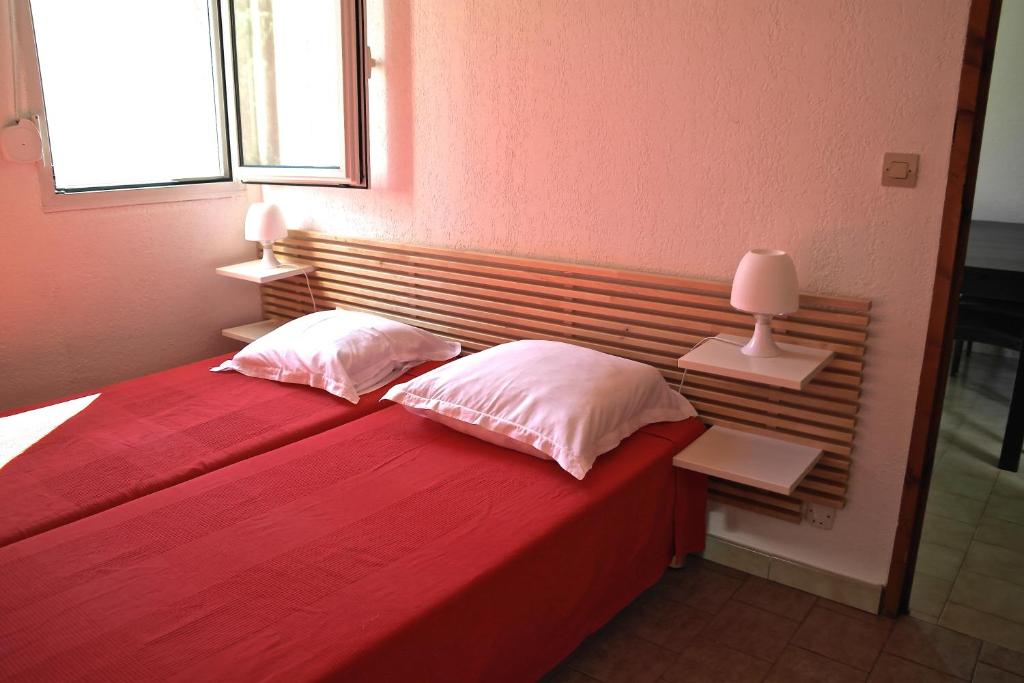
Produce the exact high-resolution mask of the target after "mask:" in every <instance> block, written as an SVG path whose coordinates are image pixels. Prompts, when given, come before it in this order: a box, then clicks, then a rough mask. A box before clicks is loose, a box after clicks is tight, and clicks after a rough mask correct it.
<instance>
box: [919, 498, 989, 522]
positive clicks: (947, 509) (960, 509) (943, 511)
mask: <svg viewBox="0 0 1024 683" xmlns="http://www.w3.org/2000/svg"><path fill="white" fill-rule="evenodd" d="M984 509H985V503H984V502H983V501H980V500H974V499H973V498H967V497H965V496H958V495H956V494H954V493H946V492H945V491H929V492H928V510H927V512H928V514H929V515H938V516H940V517H949V518H950V519H955V520H958V521H960V522H966V523H967V524H977V523H978V520H979V519H981V513H982V511H983V510H984Z"/></svg>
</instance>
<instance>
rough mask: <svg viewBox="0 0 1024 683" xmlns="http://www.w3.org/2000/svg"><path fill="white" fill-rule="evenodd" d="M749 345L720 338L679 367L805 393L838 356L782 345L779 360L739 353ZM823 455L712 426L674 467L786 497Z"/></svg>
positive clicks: (689, 355)
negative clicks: (808, 386)
mask: <svg viewBox="0 0 1024 683" xmlns="http://www.w3.org/2000/svg"><path fill="white" fill-rule="evenodd" d="M746 341H747V340H746V339H744V338H743V337H735V336H732V335H718V337H715V338H713V339H710V340H708V341H707V342H705V343H703V344H701V345H700V346H698V347H697V348H695V349H693V350H692V351H690V352H689V353H687V354H686V355H685V356H683V357H682V358H680V359H679V367H680V368H684V369H686V370H693V371H696V372H706V373H709V374H714V375H718V376H720V377H728V378H730V379H738V380H744V381H747V382H757V383H759V384H767V385H770V386H775V387H782V388H785V389H794V390H797V391H801V390H803V389H804V388H805V387H806V386H807V385H808V384H809V383H810V382H811V380H813V379H814V377H815V376H816V375H817V374H818V373H819V372H821V370H822V369H823V368H824V367H825V366H826V365H828V363H829V362H830V361H831V360H832V358H833V356H834V355H835V354H834V353H833V352H832V351H828V350H825V349H815V348H809V347H806V346H799V345H796V344H778V347H779V349H780V351H781V353H780V354H779V355H778V356H773V357H769V358H758V357H754V356H748V355H745V354H743V353H742V352H741V350H740V349H741V347H742V346H743V344H744V343H746ZM821 455H822V451H821V449H819V448H813V447H810V446H804V445H801V444H795V443H791V442H789V441H784V440H782V439H776V438H772V437H770V436H763V435H760V434H753V433H750V432H746V431H741V430H738V429H730V428H728V427H721V426H712V427H710V428H709V429H708V431H707V432H705V433H704V434H703V435H701V436H700V437H698V438H697V440H696V441H694V442H693V443H692V444H690V445H689V446H687V447H686V448H685V449H683V450H682V451H680V452H679V453H678V454H677V455H676V456H675V457H674V458H673V459H672V463H673V464H674V465H675V466H676V467H681V468H683V469H688V470H694V471H696V472H703V473H704V474H709V475H711V476H715V477H719V478H721V479H728V480H730V481H735V482H738V483H740V484H746V485H748V486H754V487H756V488H760V489H764V490H767V491H772V492H775V493H781V494H783V495H787V496H788V495H792V493H793V491H795V490H796V488H797V486H799V485H800V482H801V481H803V479H804V477H805V476H807V473H808V472H810V471H811V469H812V468H813V467H814V466H815V465H816V464H817V462H818V460H819V459H821Z"/></svg>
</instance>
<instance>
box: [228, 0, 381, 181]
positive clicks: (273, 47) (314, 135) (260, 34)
mask: <svg viewBox="0 0 1024 683" xmlns="http://www.w3.org/2000/svg"><path fill="white" fill-rule="evenodd" d="M231 9H232V12H231V17H232V29H233V30H232V35H233V39H234V41H233V45H234V57H235V74H236V87H237V95H236V98H237V115H238V129H239V132H240V140H239V156H240V164H239V174H240V176H241V178H242V179H243V180H247V181H256V182H259V181H262V182H285V183H296V182H298V183H310V184H335V185H354V186H365V184H366V176H365V172H366V160H365V144H364V135H363V129H364V124H363V119H364V116H365V94H364V91H365V88H364V87H363V84H364V83H365V76H364V65H363V61H364V54H363V49H362V48H361V47H360V46H362V45H365V39H364V38H363V35H362V33H363V28H362V27H363V18H362V3H361V2H354V1H351V0H349V1H346V2H340V3H339V2H338V0H303V2H294V0H231Z"/></svg>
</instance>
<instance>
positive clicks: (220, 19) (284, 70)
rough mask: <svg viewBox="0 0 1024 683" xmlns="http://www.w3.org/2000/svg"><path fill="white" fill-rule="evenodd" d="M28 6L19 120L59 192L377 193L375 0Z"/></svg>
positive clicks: (123, 195) (22, 24)
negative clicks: (35, 131)
mask: <svg viewBox="0 0 1024 683" xmlns="http://www.w3.org/2000/svg"><path fill="white" fill-rule="evenodd" d="M13 7H14V8H15V10H16V11H15V14H16V15H17V16H16V27H17V28H18V29H20V30H19V32H18V33H17V36H18V42H19V43H21V45H20V50H19V46H17V45H16V46H15V48H16V49H15V54H16V55H17V56H18V57H22V58H23V60H22V61H23V63H24V65H25V66H26V67H27V70H26V71H25V72H24V73H22V74H21V75H22V77H23V79H24V80H23V84H22V87H21V91H22V93H23V94H25V95H27V98H26V106H25V107H19V109H21V111H19V112H18V114H19V115H20V116H22V117H34V118H36V120H37V121H38V123H39V127H40V130H41V133H42V137H43V141H44V148H45V153H44V157H45V158H44V163H43V164H42V167H41V171H40V177H41V179H42V181H43V184H44V195H45V194H49V195H51V196H56V197H58V198H61V197H63V198H65V200H66V199H67V198H70V197H78V198H79V199H81V198H83V197H86V196H88V195H91V196H92V198H93V200H94V201H92V202H90V205H103V203H137V202H138V203H143V202H146V201H167V200H168V199H171V198H174V199H178V198H188V196H185V193H186V192H187V193H195V192H196V191H198V190H199V189H200V188H203V187H205V188H207V189H206V190H203V193H204V194H206V195H209V194H210V193H211V192H219V193H221V194H223V193H224V192H225V191H226V188H231V187H237V186H235V185H233V184H232V183H230V182H228V181H231V180H232V179H233V178H237V179H239V180H241V181H243V182H274V183H289V184H294V183H298V184H330V185H340V186H354V187H366V184H367V183H366V179H367V159H366V143H365V128H366V123H365V107H366V102H365V78H366V76H365V67H364V62H365V55H364V50H365V37H364V26H363V21H364V19H363V5H362V0H303V1H302V2H294V0H146V2H139V1H138V0H89V2H67V1H66V0H31V2H30V3H29V7H28V8H26V7H25V5H22V3H13ZM222 36H224V38H223V39H222ZM214 188H220V189H219V190H215V189H214ZM47 189H48V190H50V192H49V193H47V192H46V190H47ZM155 189H159V191H161V192H162V193H163V194H161V195H160V197H161V198H153V199H138V198H139V197H142V196H150V195H146V193H147V192H154V191H155ZM169 189H170V190H173V191H174V192H173V193H172V194H171V195H169V194H168V193H167V190H169ZM111 190H131V192H110V191H111ZM236 191H237V190H236ZM157 194H159V192H158V193H157ZM99 195H103V196H104V197H105V198H106V199H101V200H99V202H100V203H98V204H97V203H96V201H95V200H96V197H97V196H99ZM152 196H153V197H156V194H153V195H152ZM189 196H192V195H191V194H190V195H189ZM110 197H119V198H120V199H114V200H113V201H108V200H109V198H110ZM45 203H46V200H45V199H44V204H45ZM58 208H59V207H58ZM69 208H73V207H69Z"/></svg>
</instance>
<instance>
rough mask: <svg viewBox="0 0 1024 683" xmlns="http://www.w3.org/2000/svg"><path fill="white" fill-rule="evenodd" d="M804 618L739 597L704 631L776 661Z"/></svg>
mask: <svg viewBox="0 0 1024 683" xmlns="http://www.w3.org/2000/svg"><path fill="white" fill-rule="evenodd" d="M799 627H800V622H798V621H795V620H793V619H786V618H785V617H780V616H779V615H777V614H773V613H771V612H768V611H766V610H763V609H760V608H759V607H754V606H753V605H747V604H745V603H742V602H738V601H735V600H733V601H730V602H729V603H728V604H727V605H726V606H725V607H723V608H722V611H721V612H719V613H718V616H716V617H715V620H714V621H712V622H711V624H710V625H709V626H708V627H707V628H705V629H704V630H703V631H702V632H701V635H702V636H704V637H706V638H708V639H710V640H713V641H715V642H716V643H719V644H720V645H725V646H726V647H729V648H731V649H733V650H738V651H739V652H745V653H746V654H748V655H751V656H754V657H757V658H758V659H766V660H768V661H771V662H774V661H775V660H776V659H778V658H779V655H781V654H782V651H783V650H784V649H785V648H786V645H788V644H789V640H790V638H792V637H793V634H794V633H796V630H797V628H799Z"/></svg>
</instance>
